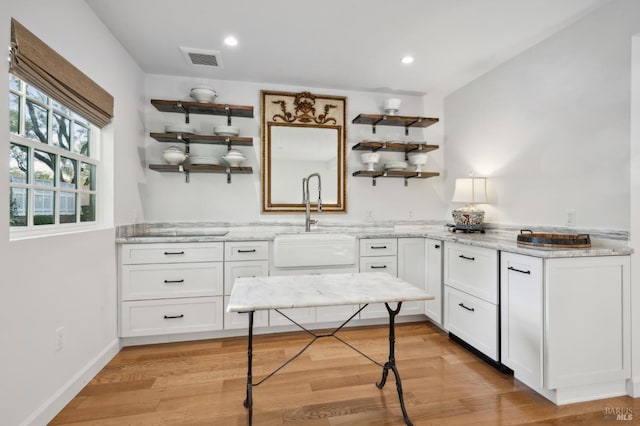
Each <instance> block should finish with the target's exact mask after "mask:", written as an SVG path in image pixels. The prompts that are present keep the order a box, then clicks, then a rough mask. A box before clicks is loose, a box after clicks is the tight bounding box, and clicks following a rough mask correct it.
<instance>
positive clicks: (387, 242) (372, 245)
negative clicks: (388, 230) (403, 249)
mask: <svg viewBox="0 0 640 426" xmlns="http://www.w3.org/2000/svg"><path fill="white" fill-rule="evenodd" d="M397 254H398V240H397V239H396V238H362V239H360V256H395V255H397Z"/></svg>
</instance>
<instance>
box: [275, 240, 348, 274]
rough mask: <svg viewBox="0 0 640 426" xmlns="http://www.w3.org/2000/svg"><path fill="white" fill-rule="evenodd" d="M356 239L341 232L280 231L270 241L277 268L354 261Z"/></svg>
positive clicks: (335, 264)
mask: <svg viewBox="0 0 640 426" xmlns="http://www.w3.org/2000/svg"><path fill="white" fill-rule="evenodd" d="M356 247H357V245H356V238H355V237H354V236H351V235H344V234H312V233H304V234H282V235H276V237H275V239H274V240H273V264H274V266H277V267H283V268H288V267H309V266H337V265H351V264H355V263H356V254H357V249H356Z"/></svg>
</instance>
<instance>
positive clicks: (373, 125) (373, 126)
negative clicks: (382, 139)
mask: <svg viewBox="0 0 640 426" xmlns="http://www.w3.org/2000/svg"><path fill="white" fill-rule="evenodd" d="M385 118H386V117H382V118H379V119H377V120H376V121H374V122H373V123H371V132H372V133H373V134H374V135H375V134H376V124H378V123H379V122H381V121H382V120H384V119H385Z"/></svg>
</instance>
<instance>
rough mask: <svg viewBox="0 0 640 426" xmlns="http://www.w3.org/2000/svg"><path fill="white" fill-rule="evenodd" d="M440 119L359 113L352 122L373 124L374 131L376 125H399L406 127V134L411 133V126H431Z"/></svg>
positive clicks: (374, 130)
mask: <svg viewBox="0 0 640 426" xmlns="http://www.w3.org/2000/svg"><path fill="white" fill-rule="evenodd" d="M438 121H440V120H439V119H437V118H432V117H408V116H403V115H384V114H359V115H358V116H357V117H356V118H354V119H353V120H352V121H351V122H352V123H353V124H369V125H371V126H373V133H375V132H376V126H397V127H404V133H405V135H408V134H409V128H410V127H429V126H431V125H432V124H435V123H437V122H438Z"/></svg>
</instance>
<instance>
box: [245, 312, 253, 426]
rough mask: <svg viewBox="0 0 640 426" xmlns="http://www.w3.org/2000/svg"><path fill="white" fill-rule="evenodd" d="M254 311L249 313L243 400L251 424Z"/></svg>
mask: <svg viewBox="0 0 640 426" xmlns="http://www.w3.org/2000/svg"><path fill="white" fill-rule="evenodd" d="M253 313H254V311H250V312H248V314H249V339H248V344H247V397H246V399H245V400H244V402H243V405H244V406H245V408H247V409H248V410H249V413H248V414H249V426H251V423H252V421H253V395H252V393H251V391H252V387H253V378H252V377H251V364H252V362H253Z"/></svg>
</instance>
